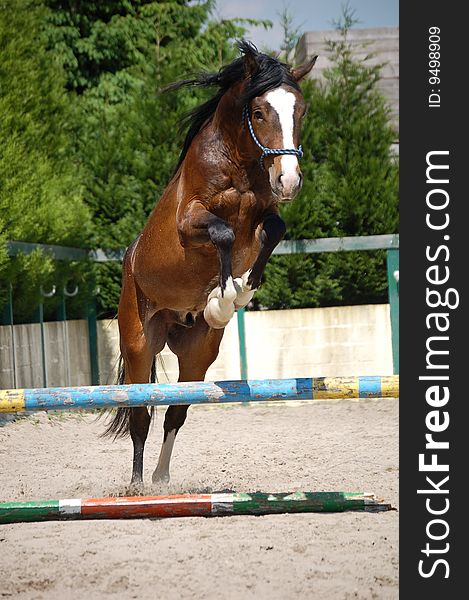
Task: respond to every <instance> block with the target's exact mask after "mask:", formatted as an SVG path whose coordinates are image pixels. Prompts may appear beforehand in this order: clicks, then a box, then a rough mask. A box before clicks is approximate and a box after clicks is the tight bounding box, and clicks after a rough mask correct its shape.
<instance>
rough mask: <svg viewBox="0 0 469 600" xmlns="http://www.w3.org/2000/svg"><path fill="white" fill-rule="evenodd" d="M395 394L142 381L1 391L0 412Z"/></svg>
mask: <svg viewBox="0 0 469 600" xmlns="http://www.w3.org/2000/svg"><path fill="white" fill-rule="evenodd" d="M398 396H399V376H398V375H391V376H370V377H305V378H297V379H259V380H241V381H216V382H205V381H198V382H184V383H163V384H153V383H146V384H131V385H104V386H88V387H69V388H37V389H17V390H0V412H3V413H14V412H25V411H38V410H70V409H88V410H89V409H96V408H98V409H103V408H118V407H134V406H167V405H177V404H218V403H225V402H262V401H270V400H333V399H345V398H347V399H359V398H397V397H398Z"/></svg>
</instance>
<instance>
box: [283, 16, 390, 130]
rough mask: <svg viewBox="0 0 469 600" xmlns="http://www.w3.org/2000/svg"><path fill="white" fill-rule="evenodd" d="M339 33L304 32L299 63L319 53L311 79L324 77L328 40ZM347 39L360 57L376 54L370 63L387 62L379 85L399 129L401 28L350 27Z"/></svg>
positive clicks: (328, 61) (327, 57)
mask: <svg viewBox="0 0 469 600" xmlns="http://www.w3.org/2000/svg"><path fill="white" fill-rule="evenodd" d="M339 37H340V36H339V34H338V33H337V31H335V30H330V31H308V32H307V33H304V34H303V35H302V37H301V39H300V40H299V42H298V45H297V48H296V56H295V59H296V62H297V63H298V64H300V63H302V62H303V61H304V60H306V58H309V57H311V56H314V54H319V58H318V60H317V62H316V64H315V66H314V68H313V70H312V71H311V73H310V77H311V78H312V79H320V80H322V79H323V71H324V69H326V68H328V67H330V66H331V61H330V59H329V56H328V50H327V48H326V40H332V41H335V40H338V39H339ZM348 39H349V40H350V42H351V45H352V48H353V49H354V56H355V57H356V58H357V59H359V60H363V59H364V58H365V57H366V56H367V55H369V54H373V55H374V56H373V57H371V58H370V60H369V61H367V64H369V65H370V66H371V65H375V64H381V63H386V64H385V66H384V67H383V68H382V69H381V80H380V82H379V87H380V89H381V90H382V92H383V94H384V96H385V97H386V98H387V100H388V103H389V106H390V108H391V114H392V122H393V125H394V127H395V128H396V131H399V28H398V27H379V28H370V29H351V30H350V31H349V34H348Z"/></svg>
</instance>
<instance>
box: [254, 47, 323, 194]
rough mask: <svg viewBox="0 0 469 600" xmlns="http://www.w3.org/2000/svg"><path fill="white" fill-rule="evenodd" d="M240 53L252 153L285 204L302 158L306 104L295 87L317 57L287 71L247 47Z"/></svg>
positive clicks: (297, 184) (298, 179) (294, 189)
mask: <svg viewBox="0 0 469 600" xmlns="http://www.w3.org/2000/svg"><path fill="white" fill-rule="evenodd" d="M243 51H244V62H245V69H246V73H247V81H248V85H247V90H246V92H247V93H249V91H250V89H251V94H250V98H248V100H247V101H246V104H245V108H244V119H245V123H246V124H247V131H248V132H249V133H250V136H251V138H252V142H253V152H254V153H255V156H256V157H258V158H259V162H260V166H261V168H263V169H264V170H265V171H266V173H267V174H268V177H269V182H270V186H271V188H272V192H273V194H274V195H275V196H276V197H277V198H278V200H279V201H280V202H288V201H290V200H292V199H293V198H294V197H295V196H296V195H297V194H298V192H299V191H300V189H301V185H302V180H303V175H302V173H301V169H300V165H299V162H298V159H299V158H301V156H302V155H303V152H302V149H301V145H300V131H301V123H302V119H303V117H304V115H305V112H306V103H305V101H304V98H303V94H302V93H301V89H300V87H299V85H298V84H299V82H300V81H301V80H302V79H303V77H305V76H306V75H307V74H308V73H309V72H310V71H311V69H312V68H313V66H314V63H315V62H316V59H317V56H314V57H313V58H312V59H311V60H309V61H307V62H306V63H304V64H303V65H301V66H300V67H298V68H296V69H289V68H288V67H287V66H286V65H284V64H283V63H280V62H279V61H277V60H276V59H273V58H271V57H267V56H266V55H263V54H260V53H256V52H255V51H252V50H251V47H250V46H248V45H246V46H245V47H244V48H243ZM276 84H280V85H276ZM265 88H267V89H266V90H265ZM264 90H265V91H264ZM253 92H254V93H253ZM256 92H257V93H256ZM248 135H249V134H248Z"/></svg>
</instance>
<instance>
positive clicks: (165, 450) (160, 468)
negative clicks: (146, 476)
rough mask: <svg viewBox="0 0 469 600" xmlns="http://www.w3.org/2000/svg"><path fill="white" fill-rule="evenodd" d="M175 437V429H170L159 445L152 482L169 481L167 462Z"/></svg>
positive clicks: (169, 458)
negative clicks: (158, 454) (158, 455)
mask: <svg viewBox="0 0 469 600" xmlns="http://www.w3.org/2000/svg"><path fill="white" fill-rule="evenodd" d="M175 439H176V430H175V429H172V430H171V431H170V432H169V433H168V435H167V436H166V439H165V441H164V442H163V445H162V446H161V451H160V457H159V458H158V464H157V466H156V469H155V472H154V473H153V477H152V480H153V482H157V481H169V462H170V460H171V454H172V452H173V446H174V440H175Z"/></svg>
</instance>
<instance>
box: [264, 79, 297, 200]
mask: <svg viewBox="0 0 469 600" xmlns="http://www.w3.org/2000/svg"><path fill="white" fill-rule="evenodd" d="M265 98H266V100H267V102H268V103H269V104H270V105H271V106H272V108H273V109H274V110H275V111H276V113H277V114H278V118H279V121H280V127H281V130H282V138H283V141H282V148H295V145H294V143H293V127H294V122H293V115H294V111H295V103H296V97H295V94H293V93H292V92H287V90H284V89H283V88H278V89H276V90H273V91H272V92H269V93H268V94H267V95H266V97H265ZM281 165H282V183H283V186H284V188H285V189H293V188H294V187H295V186H296V185H297V184H298V157H297V156H293V155H288V154H285V155H283V156H282V158H281Z"/></svg>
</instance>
